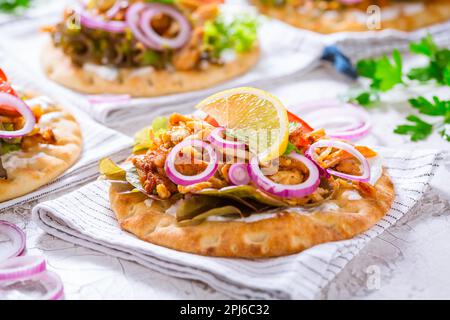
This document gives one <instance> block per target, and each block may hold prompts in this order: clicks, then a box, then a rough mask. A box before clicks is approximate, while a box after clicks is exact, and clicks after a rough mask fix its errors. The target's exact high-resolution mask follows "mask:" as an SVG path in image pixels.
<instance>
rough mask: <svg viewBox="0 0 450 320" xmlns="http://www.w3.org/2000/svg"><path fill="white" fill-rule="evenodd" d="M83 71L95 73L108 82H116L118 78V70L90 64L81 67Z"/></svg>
mask: <svg viewBox="0 0 450 320" xmlns="http://www.w3.org/2000/svg"><path fill="white" fill-rule="evenodd" d="M83 69H84V70H85V71H88V72H92V73H95V74H96V75H98V76H99V77H100V78H103V79H105V80H108V81H114V80H117V78H118V77H119V70H117V69H116V68H112V67H106V66H99V65H96V64H92V63H85V64H84V65H83Z"/></svg>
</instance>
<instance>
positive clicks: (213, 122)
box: [205, 115, 220, 127]
mask: <svg viewBox="0 0 450 320" xmlns="http://www.w3.org/2000/svg"><path fill="white" fill-rule="evenodd" d="M205 121H206V122H208V123H209V124H210V125H212V126H213V127H220V126H219V123H217V121H216V119H214V118H213V117H211V116H209V115H208V116H207V117H206V118H205Z"/></svg>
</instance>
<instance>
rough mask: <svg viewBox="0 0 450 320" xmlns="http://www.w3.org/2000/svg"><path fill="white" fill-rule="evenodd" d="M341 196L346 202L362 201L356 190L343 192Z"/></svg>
mask: <svg viewBox="0 0 450 320" xmlns="http://www.w3.org/2000/svg"><path fill="white" fill-rule="evenodd" d="M342 196H343V197H344V198H347V199H348V200H361V199H362V197H361V194H360V193H359V192H358V191H356V190H347V191H344V192H343V193H342Z"/></svg>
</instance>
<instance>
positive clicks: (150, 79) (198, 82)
mask: <svg viewBox="0 0 450 320" xmlns="http://www.w3.org/2000/svg"><path fill="white" fill-rule="evenodd" d="M259 55H260V52H259V48H258V47H255V48H254V49H253V50H252V51H250V52H248V53H243V54H238V55H237V57H236V59H235V60H234V61H232V62H229V63H226V64H224V65H221V66H218V65H212V64H211V65H209V66H208V68H206V69H205V70H201V71H199V70H192V71H165V70H151V71H149V72H140V71H139V69H121V70H119V74H118V77H117V79H116V80H108V79H106V78H105V77H102V76H100V75H99V74H98V73H95V72H92V71H87V70H86V69H85V68H80V67H78V66H76V65H74V64H73V63H72V62H71V61H70V59H69V57H68V56H66V55H65V54H64V53H63V52H62V50H61V49H58V48H55V47H54V46H53V45H52V44H48V45H47V46H46V47H45V49H44V51H43V55H42V64H43V67H44V70H45V73H46V74H47V75H48V77H49V78H50V79H52V80H54V81H56V82H57V83H60V84H62V85H64V86H66V87H68V88H71V89H73V90H76V91H79V92H83V93H89V94H105V93H107V94H129V95H131V96H133V97H153V96H161V95H167V94H172V93H180V92H187V91H194V90H200V89H204V88H208V87H211V86H213V85H216V84H219V83H221V82H224V81H227V80H230V79H232V78H234V77H237V76H239V75H241V74H243V73H245V72H246V71H248V70H249V69H251V68H252V67H253V66H255V65H256V63H257V62H258V59H259Z"/></svg>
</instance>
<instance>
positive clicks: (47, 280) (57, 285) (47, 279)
mask: <svg viewBox="0 0 450 320" xmlns="http://www.w3.org/2000/svg"><path fill="white" fill-rule="evenodd" d="M36 280H39V281H40V282H41V283H42V284H43V285H44V286H45V288H46V289H47V294H46V295H44V296H43V297H42V298H41V300H61V299H62V298H63V297H64V286H63V283H62V281H61V278H60V277H59V276H58V275H57V274H56V273H54V272H51V271H46V272H43V273H42V274H40V275H38V276H37V277H36Z"/></svg>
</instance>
